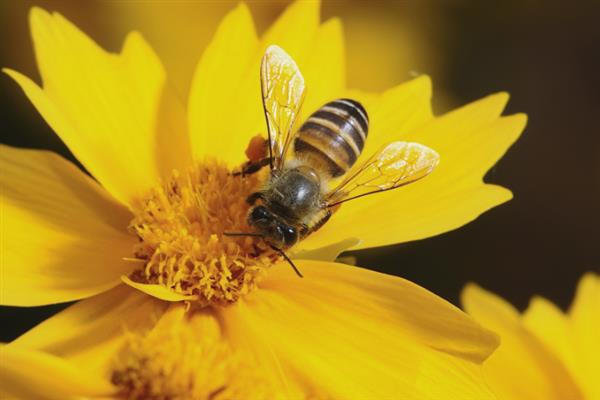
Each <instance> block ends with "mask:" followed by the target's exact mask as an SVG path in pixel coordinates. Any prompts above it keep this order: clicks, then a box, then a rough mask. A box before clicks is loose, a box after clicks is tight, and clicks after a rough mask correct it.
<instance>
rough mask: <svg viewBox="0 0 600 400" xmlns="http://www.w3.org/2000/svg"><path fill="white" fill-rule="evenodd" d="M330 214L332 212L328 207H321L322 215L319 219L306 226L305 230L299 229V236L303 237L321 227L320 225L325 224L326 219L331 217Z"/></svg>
mask: <svg viewBox="0 0 600 400" xmlns="http://www.w3.org/2000/svg"><path fill="white" fill-rule="evenodd" d="M332 215H333V213H332V212H331V210H330V209H328V208H325V209H323V216H322V217H321V219H319V220H318V221H317V222H316V223H315V224H314V225H313V226H310V227H307V228H306V229H305V230H304V229H303V230H302V231H301V236H302V237H303V238H304V237H306V236H308V235H310V234H311V233H313V232H316V231H318V230H319V229H321V227H322V226H323V225H325V223H326V222H327V221H329V218H331V216H332ZM302 233H304V234H303V235H302Z"/></svg>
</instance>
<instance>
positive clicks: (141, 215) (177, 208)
mask: <svg viewBox="0 0 600 400" xmlns="http://www.w3.org/2000/svg"><path fill="white" fill-rule="evenodd" d="M261 177H262V175H261V174H260V173H259V174H254V175H250V176H246V177H243V178H242V177H240V176H234V175H232V174H231V172H230V171H229V170H228V169H227V168H226V167H225V166H224V165H223V164H222V163H219V162H216V161H213V160H209V161H206V162H204V163H201V164H199V165H197V166H196V167H195V168H193V169H191V170H189V171H187V172H186V173H179V172H177V171H174V172H173V174H172V176H171V178H170V179H169V180H168V181H167V182H165V183H164V184H163V185H161V186H158V187H156V188H154V189H153V190H151V191H150V192H149V193H148V194H147V195H146V196H145V197H143V198H142V199H141V200H140V201H138V202H137V204H135V205H134V210H133V211H134V215H135V217H134V218H133V220H132V221H131V223H130V226H129V228H130V230H131V231H132V232H133V233H135V234H136V235H137V236H138V237H139V239H140V241H139V243H138V244H137V245H136V247H135V249H134V254H135V257H136V258H137V259H139V260H141V261H143V264H142V266H141V267H140V268H138V269H137V270H135V271H134V272H133V273H132V274H131V275H130V279H131V280H133V281H135V282H138V283H147V284H158V285H163V286H165V287H166V288H168V289H169V290H171V291H173V292H175V293H177V294H180V295H185V296H193V297H194V298H195V299H197V303H198V304H199V305H200V306H206V305H211V304H221V305H222V304H227V303H232V302H234V301H236V300H237V299H238V298H239V297H240V296H241V295H244V294H246V293H248V292H249V291H251V290H252V289H253V288H255V287H256V284H257V281H258V280H259V278H260V277H261V276H262V275H263V272H264V271H265V269H266V268H268V267H269V266H271V265H272V264H273V263H274V262H276V261H277V260H278V259H279V255H278V254H277V253H275V252H274V251H273V250H272V249H271V248H270V247H269V246H267V245H266V244H265V243H264V242H263V241H262V240H261V239H260V238H256V237H229V236H225V235H224V234H223V233H224V232H249V231H250V228H249V226H248V224H247V222H246V216H247V213H248V209H249V205H248V204H247V203H246V198H247V197H248V195H249V194H250V193H252V192H253V191H255V190H256V189H257V188H258V187H259V185H260V182H261Z"/></svg>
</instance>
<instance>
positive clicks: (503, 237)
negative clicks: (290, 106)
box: [0, 0, 600, 341]
mask: <svg viewBox="0 0 600 400" xmlns="http://www.w3.org/2000/svg"><path fill="white" fill-rule="evenodd" d="M417 3H418V5H417ZM32 4H40V5H42V6H44V7H45V8H49V9H55V10H60V11H61V12H62V13H63V14H65V15H66V16H67V17H69V18H70V19H71V20H73V21H75V22H76V23H77V24H78V25H80V26H83V27H84V30H86V31H87V32H88V33H89V34H90V35H91V36H92V37H94V38H96V39H98V38H99V36H100V37H102V33H103V32H106V31H107V30H108V31H111V32H112V34H113V36H112V37H115V36H119V37H122V36H123V34H124V32H126V31H127V30H128V29H127V30H125V29H124V28H123V27H122V26H117V25H116V23H115V22H114V19H113V18H111V14H110V13H111V12H114V10H112V9H110V10H109V9H107V7H105V5H106V4H107V3H103V2H95V3H86V4H88V6H87V8H86V9H82V10H79V9H78V7H81V6H80V5H81V4H83V3H79V2H73V1H54V2H52V1H38V2H31V1H26V2H18V1H16V0H15V1H9V0H0V27H1V28H0V29H1V30H2V31H1V32H0V33H1V35H2V38H3V39H2V41H0V66H2V67H4V66H10V67H12V68H15V69H17V70H20V71H22V72H24V73H26V74H27V75H29V76H33V77H37V76H38V75H37V71H36V69H35V64H34V63H33V53H32V49H31V41H30V38H29V34H28V28H27V10H28V8H29V6H30V5H32ZM89 4H92V5H93V6H90V5H89ZM108 4H110V3H108ZM598 4H600V3H598V2H594V1H590V2H562V3H558V2H557V3H553V2H546V1H498V2H495V1H491V2H479V1H474V0H473V1H449V2H427V1H421V2H417V1H415V2H401V1H379V2H369V3H368V5H367V3H366V2H361V1H346V2H340V1H330V2H328V1H325V4H324V5H323V15H324V17H330V16H332V15H339V16H341V17H342V20H343V21H344V22H345V28H346V32H347V33H346V36H347V38H348V39H349V43H348V45H347V48H348V49H347V53H348V58H349V59H350V61H351V63H350V64H351V66H352V60H359V61H361V60H363V61H365V62H368V61H369V57H371V56H373V57H375V55H374V54H369V51H368V50H365V49H364V48H363V49H357V48H355V47H353V41H352V38H353V36H352V35H353V32H355V31H354V30H353V27H357V25H356V24H357V22H356V21H357V17H356V16H357V15H358V16H361V15H365V18H370V19H371V20H374V21H378V18H381V20H382V21H383V20H385V21H388V25H389V26H392V27H393V26H394V23H396V24H402V23H403V21H408V20H410V21H409V22H410V25H411V26H412V27H413V31H412V32H413V34H414V32H417V34H418V40H419V42H420V43H424V48H426V50H427V51H428V53H427V54H425V55H424V56H423V57H415V58H414V65H409V66H406V68H404V69H402V70H400V67H394V68H398V71H392V73H394V74H395V76H397V77H398V79H397V81H402V80H405V77H408V72H407V69H410V70H416V71H422V72H427V73H429V74H431V75H432V77H433V81H434V107H435V109H436V111H438V112H441V111H444V110H446V109H449V108H451V107H452V106H455V105H460V104H464V103H467V102H470V101H473V100H475V99H478V98H480V97H483V96H485V95H487V94H489V93H493V92H497V91H503V90H505V91H508V92H510V94H511V101H510V102H509V105H508V108H507V110H506V113H507V114H511V113H515V112H526V113H527V114H528V115H529V123H528V126H527V128H526V130H525V133H524V134H523V136H522V137H521V139H520V140H519V141H518V142H517V143H516V144H515V145H514V146H513V147H512V148H511V149H510V150H509V152H508V153H507V154H506V155H505V157H503V158H502V160H500V162H499V163H498V164H497V165H496V166H495V167H494V168H492V170H491V171H490V172H489V173H488V174H487V175H486V178H485V180H486V181H487V182H493V183H497V184H500V185H502V186H505V187H508V188H510V189H511V190H512V191H513V193H514V196H515V198H514V199H513V200H512V201H510V202H509V203H506V204H504V205H502V206H499V207H497V208H494V209H492V210H490V211H488V212H487V213H485V214H483V215H482V216H481V217H480V218H479V219H477V220H476V221H475V222H472V223H470V224H468V225H466V226H464V227H462V228H460V229H458V230H456V231H453V232H449V233H446V234H443V235H440V236H437V237H433V238H430V239H426V240H421V241H418V242H412V243H405V244H400V245H395V246H389V247H384V248H378V249H373V250H366V251H360V252H355V253H353V255H355V256H357V258H358V264H359V265H368V266H370V267H374V269H377V270H379V271H382V272H386V273H392V274H396V275H399V276H402V277H404V278H406V279H409V280H411V281H414V282H416V283H418V284H420V285H422V286H424V287H426V288H428V289H429V290H431V291H433V292H435V293H437V294H438V295H440V296H442V297H444V298H446V299H448V300H450V301H451V302H453V303H455V304H458V303H457V301H458V296H459V293H460V290H461V288H462V287H463V286H464V285H465V284H466V283H467V282H470V281H474V282H477V283H478V284H480V285H482V286H483V287H485V288H487V289H489V290H492V291H494V292H496V293H498V294H499V295H501V296H502V297H504V298H506V299H508V300H509V301H511V302H512V303H513V304H515V305H516V306H517V307H519V308H520V309H523V308H524V307H526V305H527V303H528V301H529V299H530V297H531V296H532V295H534V294H539V295H542V296H544V297H547V298H549V299H551V300H552V301H554V302H556V303H557V304H559V305H560V306H561V307H563V308H566V307H567V306H568V305H569V303H570V301H571V299H572V296H573V293H574V288H575V286H576V282H577V281H578V279H579V278H580V276H581V275H582V274H583V273H584V272H585V271H590V270H595V271H599V268H600V249H599V247H600V246H599V244H600V228H599V226H600V212H599V205H600V129H599V123H598V121H599V118H600V78H599V72H600V28H599V27H598V21H597V17H598V15H600V7H599V6H598ZM284 6H285V1H274V2H266V1H263V2H253V3H251V9H252V11H253V13H255V15H258V16H257V18H258V20H259V24H258V25H259V29H260V28H261V26H262V27H263V29H264V27H265V26H268V22H269V21H272V20H273V18H275V17H276V16H277V15H278V14H279V12H281V10H282V9H283V8H284ZM90 7H92V10H90V9H89V8H90ZM108 8H110V7H108ZM227 8H231V7H230V6H227V7H225V8H224V11H223V12H225V11H226V9H227ZM78 17H81V18H82V19H83V20H84V21H85V22H86V23H81V22H80V21H79V20H78V19H77V18H78ZM358 20H360V18H358ZM261 21H262V22H261ZM389 21H392V22H393V23H392V24H389ZM394 21H396V22H394ZM217 22H218V19H217V18H215V20H214V21H213V22H211V24H212V25H211V27H212V26H216V24H217ZM261 24H262V25H261ZM353 24H354V25H353ZM415 27H416V28H415ZM356 29H358V27H357V28H356ZM394 32H395V31H393V30H392V31H390V32H388V33H387V34H390V35H394ZM208 39H209V37H207V38H206V39H202V40H200V39H199V43H201V44H202V45H204V43H205V42H206V40H208ZM396 39H397V38H394V37H392V38H391V40H392V41H393V40H396ZM111 40H112V41H111ZM203 40H204V41H203ZM398 40H399V39H398ZM99 41H100V43H101V44H102V45H104V46H106V47H108V48H109V49H114V50H116V49H117V48H118V45H117V44H116V43H119V42H120V40H118V41H114V39H111V38H109V39H105V40H104V41H102V40H99ZM390 43H392V44H393V42H390ZM356 63H357V62H354V64H356ZM375 70H376V69H375ZM361 71H362V70H361V69H355V70H354V71H352V69H351V70H350V72H349V80H350V81H352V80H353V79H356V81H360V82H361V84H362V86H366V87H367V88H370V89H377V90H380V89H383V88H384V87H385V86H383V83H381V82H375V83H373V84H372V85H370V87H369V85H368V81H369V77H368V76H364V75H365V74H366V72H365V73H362V75H361V76H358V74H361ZM396 72H397V73H396ZM364 82H367V83H364ZM355 86H356V85H355ZM379 86H380V87H379ZM387 86H390V85H387ZM359 87H360V85H359ZM0 91H1V92H0V93H1V96H0V113H1V114H0V132H1V141H2V142H3V143H7V144H10V145H12V146H21V147H32V148H45V149H52V150H54V151H57V152H59V153H61V154H63V155H65V156H67V157H71V156H70V153H69V152H68V150H67V149H66V148H65V147H64V145H63V144H62V143H61V142H60V140H59V139H58V138H57V137H56V135H55V134H54V133H53V132H52V131H51V129H50V128H49V127H48V126H47V125H46V124H45V122H44V121H43V120H42V119H41V117H40V116H39V115H38V113H37V111H35V109H34V108H33V107H32V106H31V105H30V103H29V101H28V100H27V99H26V98H25V96H24V95H22V93H21V91H20V89H18V88H17V86H16V85H15V84H14V83H13V82H11V81H10V80H9V79H8V78H6V77H0ZM63 307H64V305H56V306H47V307H37V308H30V309H27V308H13V307H2V308H0V318H1V320H2V330H1V333H0V341H9V340H11V339H13V338H15V337H16V336H18V335H19V334H20V333H22V332H24V331H25V330H27V329H29V328H30V327H32V326H34V325H35V324H37V323H38V322H39V321H41V320H43V319H44V318H46V317H48V316H49V315H51V314H53V313H54V312H56V311H57V310H59V309H62V308H63Z"/></svg>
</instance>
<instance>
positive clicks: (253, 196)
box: [246, 192, 264, 206]
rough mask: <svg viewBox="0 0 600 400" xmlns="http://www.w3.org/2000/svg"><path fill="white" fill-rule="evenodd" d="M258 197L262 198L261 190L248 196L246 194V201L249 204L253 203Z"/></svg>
mask: <svg viewBox="0 0 600 400" xmlns="http://www.w3.org/2000/svg"><path fill="white" fill-rule="evenodd" d="M258 199H264V195H263V193H262V192H254V193H252V194H251V195H250V196H248V197H247V198H246V203H248V204H250V205H251V206H253V205H254V203H256V201H257V200H258Z"/></svg>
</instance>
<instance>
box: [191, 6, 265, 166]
mask: <svg viewBox="0 0 600 400" xmlns="http://www.w3.org/2000/svg"><path fill="white" fill-rule="evenodd" d="M257 52H258V39H257V37H256V33H255V30H254V24H253V22H252V16H251V15H250V11H249V10H248V7H247V6H246V5H245V4H243V3H240V5H238V6H237V7H236V9H235V10H233V11H231V12H230V13H229V14H228V15H227V16H226V17H225V18H224V19H223V21H222V22H221V25H220V26H219V28H218V30H217V32H216V34H215V36H214V38H213V40H212V42H211V43H210V45H209V46H208V47H207V49H206V50H205V52H204V54H203V55H202V58H201V60H200V63H199V64H198V66H197V67H196V71H195V72H194V78H193V81H192V87H191V90H190V99H189V104H188V116H189V119H188V121H189V127H190V135H191V142H192V149H193V153H194V157H195V158H196V159H200V160H201V159H202V158H203V157H204V156H206V155H213V156H218V157H219V158H220V159H222V160H224V161H226V162H227V163H229V164H231V165H233V164H236V163H237V164H240V163H241V162H242V161H243V157H244V149H245V148H246V145H247V144H248V141H249V140H250V137H252V136H253V135H255V134H256V133H257V131H256V130H257V129H261V128H262V129H264V127H262V126H252V122H249V121H248V119H244V118H242V116H241V115H240V114H243V113H248V112H250V110H252V111H253V112H252V113H251V114H252V115H253V116H254V120H256V119H257V118H258V117H257V116H260V115H261V113H262V103H261V100H260V89H259V85H260V81H259V70H258V68H257V69H256V71H254V73H252V71H251V70H250V66H251V65H254V61H255V59H256V57H257ZM246 80H251V81H253V85H252V86H251V88H250V93H245V92H243V91H242V90H241V88H242V86H243V82H244V81H246ZM250 119H251V120H252V118H250ZM262 122H263V124H264V117H262ZM253 129H254V130H253Z"/></svg>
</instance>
